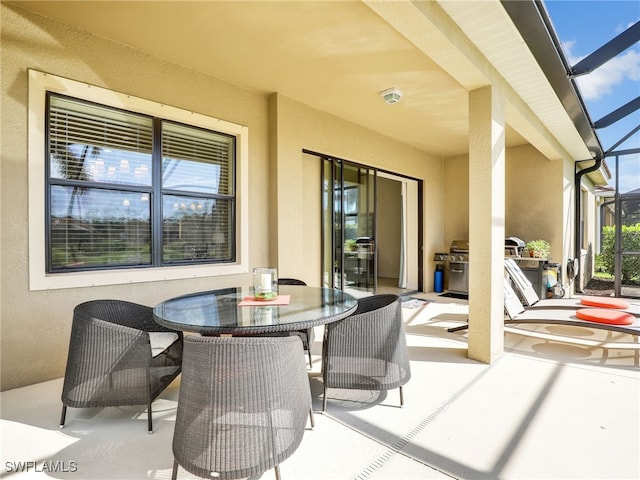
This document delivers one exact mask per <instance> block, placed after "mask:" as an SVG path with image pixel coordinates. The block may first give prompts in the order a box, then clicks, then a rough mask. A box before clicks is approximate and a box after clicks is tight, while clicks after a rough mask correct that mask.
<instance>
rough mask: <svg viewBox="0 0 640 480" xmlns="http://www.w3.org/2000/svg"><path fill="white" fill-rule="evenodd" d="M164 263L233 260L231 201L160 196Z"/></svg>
mask: <svg viewBox="0 0 640 480" xmlns="http://www.w3.org/2000/svg"><path fill="white" fill-rule="evenodd" d="M163 212H164V219H163V223H162V230H163V232H162V238H163V262H164V263H174V262H182V261H185V260H210V261H229V260H231V259H232V253H233V251H232V241H233V236H232V235H231V234H230V232H231V229H230V225H231V224H232V223H231V222H232V220H233V218H232V216H231V201H230V200H216V199H207V198H196V197H182V196H177V195H164V196H163Z"/></svg>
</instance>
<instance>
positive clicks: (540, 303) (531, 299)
mask: <svg viewBox="0 0 640 480" xmlns="http://www.w3.org/2000/svg"><path fill="white" fill-rule="evenodd" d="M504 269H505V272H506V274H507V275H508V277H509V279H510V280H511V283H512V285H513V287H515V289H516V291H517V293H518V296H519V297H520V299H521V300H522V302H524V304H525V305H526V307H527V308H529V307H536V308H552V309H561V308H567V309H573V310H575V309H582V308H585V307H599V308H616V309H620V310H625V311H626V312H628V313H631V314H633V315H635V316H640V303H637V304H634V303H631V302H628V301H626V300H623V299H617V298H614V297H588V296H587V297H580V298H558V299H540V297H539V296H538V294H537V293H536V290H535V288H533V285H532V284H531V282H530V281H529V279H528V278H527V277H526V276H525V274H524V272H523V271H522V269H521V268H520V266H519V265H518V264H517V263H516V262H515V261H514V260H513V259H512V258H506V259H505V261H504Z"/></svg>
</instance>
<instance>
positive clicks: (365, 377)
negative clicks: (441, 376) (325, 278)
mask: <svg viewBox="0 0 640 480" xmlns="http://www.w3.org/2000/svg"><path fill="white" fill-rule="evenodd" d="M410 378H411V370H410V366H409V354H408V351H407V341H406V337H405V333H404V325H403V323H402V303H401V300H400V297H399V296H398V295H390V294H387V295H373V296H370V297H364V298H361V299H359V300H358V309H357V310H356V311H355V313H353V314H352V315H350V316H348V317H346V318H344V319H343V320H340V321H338V322H334V323H328V324H327V325H325V337H324V343H323V354H322V379H323V383H324V398H323V400H322V410H323V411H325V410H326V407H327V389H328V388H346V389H355V390H391V389H394V388H400V405H402V404H403V403H404V399H403V396H402V386H403V385H404V384H406V383H407V382H408V381H409V379H410Z"/></svg>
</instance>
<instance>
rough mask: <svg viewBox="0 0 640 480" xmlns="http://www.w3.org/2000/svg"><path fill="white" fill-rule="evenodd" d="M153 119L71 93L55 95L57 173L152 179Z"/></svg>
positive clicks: (122, 180) (52, 122)
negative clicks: (79, 98)
mask: <svg viewBox="0 0 640 480" xmlns="http://www.w3.org/2000/svg"><path fill="white" fill-rule="evenodd" d="M152 144H153V122H152V119H151V118H149V117H146V116H144V115H137V114H133V113H130V112H124V111H121V110H116V109H112V108H106V107H101V106H99V105H94V104H89V103H85V102H80V101H76V100H72V99H68V98H66V97H57V96H52V97H50V108H49V148H50V152H51V156H50V162H51V163H50V166H51V168H50V175H51V177H52V178H62V179H67V180H81V181H91V182H106V183H119V184H129V185H151V151H152Z"/></svg>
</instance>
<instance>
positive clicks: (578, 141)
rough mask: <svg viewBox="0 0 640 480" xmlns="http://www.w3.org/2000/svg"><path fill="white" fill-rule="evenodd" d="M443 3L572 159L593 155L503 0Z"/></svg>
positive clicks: (446, 1)
mask: <svg viewBox="0 0 640 480" xmlns="http://www.w3.org/2000/svg"><path fill="white" fill-rule="evenodd" d="M440 4H441V5H442V8H443V9H444V10H445V11H446V12H447V14H448V15H449V16H450V17H451V18H452V20H453V21H454V22H456V23H457V24H458V25H459V27H460V28H461V29H462V30H463V31H464V33H465V35H467V36H468V37H469V39H470V40H471V41H472V42H473V43H474V44H475V45H476V47H477V48H478V49H479V50H480V51H481V52H482V54H483V55H484V56H485V57H486V58H487V59H488V60H489V62H490V63H491V64H492V65H493V67H494V68H495V69H496V70H497V71H498V72H499V73H500V75H502V77H503V78H504V79H505V80H506V81H507V83H508V84H509V85H510V86H511V88H513V90H514V91H515V92H516V94H517V95H519V96H520V97H521V98H522V100H523V101H524V102H525V103H526V104H527V105H528V106H529V108H530V109H531V111H533V112H534V114H535V115H536V116H537V117H538V118H539V119H540V121H541V122H542V123H543V124H544V126H545V127H546V128H547V129H548V130H549V131H550V132H551V134H552V135H553V136H554V137H555V138H556V140H557V141H558V142H559V143H560V144H561V145H562V147H563V148H564V149H565V150H566V152H567V153H568V154H569V155H571V157H572V159H573V160H584V159H589V158H591V153H590V152H589V150H588V149H587V146H586V145H585V143H584V141H583V140H582V137H581V136H580V134H579V133H578V130H577V129H576V127H575V126H574V124H573V122H572V121H571V118H570V117H569V115H568V114H567V112H566V110H565V109H564V107H563V105H562V103H561V102H560V100H559V99H558V97H557V95H556V93H555V92H554V90H553V88H552V87H551V85H550V84H549V82H548V80H547V78H546V76H545V74H544V72H543V71H542V70H541V68H540V66H539V65H538V63H537V62H536V60H535V58H534V57H533V55H532V54H531V52H530V51H529V48H528V47H527V45H526V43H525V42H524V40H523V39H522V37H521V35H520V33H519V32H518V30H517V29H516V27H515V26H514V25H513V22H512V21H511V19H510V18H509V16H508V14H507V13H506V11H505V10H504V8H503V7H502V5H501V4H500V2H499V1H498V0H477V1H465V2H461V1H456V0H444V1H441V2H440ZM532 20H533V19H532ZM532 122H533V124H535V121H532ZM522 133H524V132H522Z"/></svg>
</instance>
